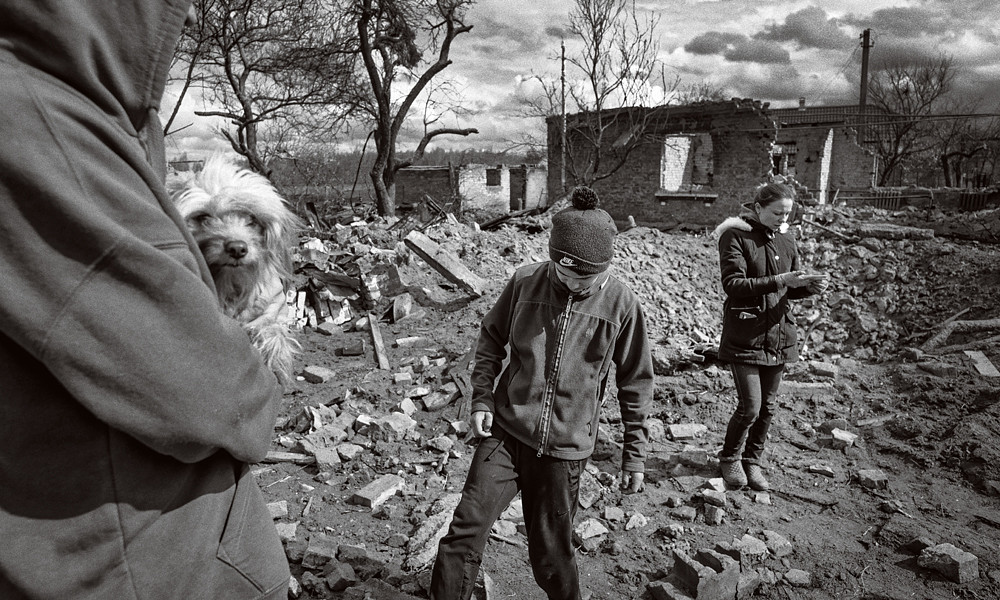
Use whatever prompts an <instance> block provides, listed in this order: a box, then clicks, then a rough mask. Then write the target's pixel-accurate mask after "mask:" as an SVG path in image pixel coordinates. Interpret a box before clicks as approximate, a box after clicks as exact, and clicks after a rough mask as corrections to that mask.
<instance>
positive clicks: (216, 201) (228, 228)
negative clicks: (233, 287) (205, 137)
mask: <svg viewBox="0 0 1000 600" xmlns="http://www.w3.org/2000/svg"><path fill="white" fill-rule="evenodd" d="M175 201H176V204H177V208H178V210H179V211H180V213H181V216H182V217H184V220H185V222H186V223H187V226H188V229H189V230H190V231H191V234H192V235H193V236H194V238H195V241H197V242H198V246H199V247H200V248H201V252H202V254H203V255H204V257H205V261H206V262H207V263H208V266H209V268H210V269H211V271H212V273H213V275H215V276H216V278H217V279H218V277H219V276H220V275H221V276H225V275H226V274H227V273H228V275H230V276H231V275H233V274H234V273H231V271H233V270H241V269H243V270H251V271H256V270H260V269H271V270H277V271H279V272H282V273H285V272H286V271H287V268H288V267H289V266H290V265H289V264H288V244H289V242H290V239H291V236H292V235H293V233H294V229H295V226H296V223H297V221H298V219H297V217H296V216H295V215H294V214H293V213H292V212H291V211H289V210H288V208H287V207H286V205H285V202H284V200H283V199H282V198H281V197H280V196H279V195H278V193H277V192H276V191H275V190H274V188H273V187H272V186H271V184H270V182H269V181H268V180H267V179H266V178H265V177H263V176H261V175H258V174H256V173H253V172H251V171H248V170H246V169H241V168H239V167H237V166H235V165H234V164H232V163H230V162H228V161H226V160H225V159H221V158H212V159H209V161H208V162H206V164H205V168H204V169H203V170H202V171H201V173H199V174H198V175H197V176H196V177H195V178H194V179H193V180H191V181H190V182H189V183H188V184H187V185H186V186H185V187H184V188H183V189H182V190H181V191H180V193H179V194H178V195H177V196H176V198H175Z"/></svg>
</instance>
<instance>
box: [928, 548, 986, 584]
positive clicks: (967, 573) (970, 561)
mask: <svg viewBox="0 0 1000 600" xmlns="http://www.w3.org/2000/svg"><path fill="white" fill-rule="evenodd" d="M917 564H918V565H920V566H921V567H924V568H928V569H933V570H935V571H937V572H938V573H941V574H942V575H944V576H945V577H947V578H948V579H950V580H952V581H954V582H956V583H968V582H970V581H973V580H974V579H977V578H978V577H979V559H978V558H977V557H976V555H975V554H972V553H971V552H966V551H965V550H961V549H959V548H956V547H955V546H953V545H951V544H938V545H936V546H931V547H930V548H925V549H924V550H923V552H921V553H920V556H918V557H917Z"/></svg>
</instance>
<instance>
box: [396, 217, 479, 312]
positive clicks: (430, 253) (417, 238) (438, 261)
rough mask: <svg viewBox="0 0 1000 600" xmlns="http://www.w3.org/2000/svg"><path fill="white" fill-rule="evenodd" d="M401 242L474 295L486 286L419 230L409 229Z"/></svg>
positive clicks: (445, 276) (446, 277) (477, 294)
mask: <svg viewBox="0 0 1000 600" xmlns="http://www.w3.org/2000/svg"><path fill="white" fill-rule="evenodd" d="M403 242H404V243H405V244H406V246H407V247H408V248H409V249H410V250H413V252H414V253H416V254H417V256H419V257H420V258H422V259H424V262H426V263H427V264H429V265H430V266H431V267H433V268H434V270H435V271H437V272H438V273H440V274H441V275H443V276H444V278H445V279H447V280H448V281H451V282H452V283H454V284H456V285H458V286H459V287H460V288H462V289H463V290H465V291H467V292H469V293H470V294H472V295H474V296H482V295H483V289H484V288H485V287H486V286H485V282H484V281H483V279H482V278H480V277H479V276H478V275H476V274H475V273H473V272H472V271H470V270H469V269H468V267H466V266H465V265H464V264H462V261H460V260H459V259H458V258H457V257H455V256H454V255H452V254H451V253H450V252H447V251H446V250H443V249H442V248H441V247H440V246H439V245H438V244H436V243H435V242H434V240H432V239H431V238H429V237H427V236H426V235H424V234H423V233H420V232H419V231H411V232H410V233H408V234H407V235H406V237H405V238H404V239H403Z"/></svg>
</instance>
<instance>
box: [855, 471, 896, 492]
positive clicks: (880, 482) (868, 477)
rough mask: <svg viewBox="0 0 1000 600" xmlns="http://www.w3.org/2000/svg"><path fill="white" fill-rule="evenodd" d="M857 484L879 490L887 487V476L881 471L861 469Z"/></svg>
mask: <svg viewBox="0 0 1000 600" xmlns="http://www.w3.org/2000/svg"><path fill="white" fill-rule="evenodd" d="M858 483H860V484H861V485H862V486H863V487H866V488H870V489H874V490H881V489H885V488H887V487H889V476H888V475H886V474H885V471H883V470H882V469H862V470H860V471H858Z"/></svg>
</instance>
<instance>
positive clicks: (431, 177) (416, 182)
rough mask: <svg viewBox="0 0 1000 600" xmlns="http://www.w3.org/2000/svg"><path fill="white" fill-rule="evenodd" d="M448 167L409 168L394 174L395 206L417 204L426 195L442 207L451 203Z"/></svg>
mask: <svg viewBox="0 0 1000 600" xmlns="http://www.w3.org/2000/svg"><path fill="white" fill-rule="evenodd" d="M449 170H450V169H449V167H409V168H406V169H400V170H399V171H398V172H397V173H396V206H399V207H406V206H408V205H413V204H418V203H420V202H421V201H422V200H423V198H424V194H427V195H428V196H430V197H431V198H433V199H434V201H435V202H437V203H438V204H440V205H441V206H444V205H446V204H448V203H449V202H451V200H452V198H451V196H452V193H451V175H450V174H449Z"/></svg>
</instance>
